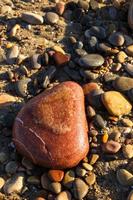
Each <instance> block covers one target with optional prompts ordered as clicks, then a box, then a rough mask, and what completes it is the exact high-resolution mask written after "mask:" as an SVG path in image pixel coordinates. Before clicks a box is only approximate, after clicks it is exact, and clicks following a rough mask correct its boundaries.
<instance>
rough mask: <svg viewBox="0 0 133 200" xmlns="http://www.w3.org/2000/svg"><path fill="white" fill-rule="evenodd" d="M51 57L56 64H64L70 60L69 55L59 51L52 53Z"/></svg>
mask: <svg viewBox="0 0 133 200" xmlns="http://www.w3.org/2000/svg"><path fill="white" fill-rule="evenodd" d="M53 58H54V60H55V63H56V65H57V66H62V65H65V64H67V63H68V62H69V60H70V57H69V56H68V55H64V54H63V53H61V52H55V53H54V55H53Z"/></svg>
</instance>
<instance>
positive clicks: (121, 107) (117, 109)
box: [102, 91, 132, 116]
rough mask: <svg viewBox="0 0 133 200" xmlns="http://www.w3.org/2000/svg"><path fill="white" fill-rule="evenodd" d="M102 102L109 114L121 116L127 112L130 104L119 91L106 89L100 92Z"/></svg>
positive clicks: (129, 109) (130, 107)
mask: <svg viewBox="0 0 133 200" xmlns="http://www.w3.org/2000/svg"><path fill="white" fill-rule="evenodd" d="M102 102H103V104H104V106H105V108H106V109H107V110H108V112H109V113H110V114H111V115H114V116H121V115H126V114H128V113H129V112H130V111H131V109H132V105H131V104H130V103H129V102H128V100H127V99H126V98H125V97H124V96H123V95H122V94H121V93H119V92H116V91H108V92H105V93H104V94H102Z"/></svg>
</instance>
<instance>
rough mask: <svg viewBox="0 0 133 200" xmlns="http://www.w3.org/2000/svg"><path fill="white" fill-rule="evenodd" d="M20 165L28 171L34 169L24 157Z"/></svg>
mask: <svg viewBox="0 0 133 200" xmlns="http://www.w3.org/2000/svg"><path fill="white" fill-rule="evenodd" d="M22 165H23V166H24V167H25V168H26V169H28V170H32V169H33V168H34V164H33V163H32V162H31V161H30V160H29V159H27V158H26V157H23V159H22Z"/></svg>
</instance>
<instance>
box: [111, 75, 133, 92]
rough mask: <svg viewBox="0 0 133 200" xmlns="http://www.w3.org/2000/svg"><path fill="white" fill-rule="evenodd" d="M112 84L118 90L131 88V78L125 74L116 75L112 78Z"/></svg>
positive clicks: (123, 90) (122, 90)
mask: <svg viewBox="0 0 133 200" xmlns="http://www.w3.org/2000/svg"><path fill="white" fill-rule="evenodd" d="M113 86H114V88H115V89H116V90H118V91H120V92H126V91H128V90H130V89H132V88H133V79H132V78H129V77H125V76H121V77H118V78H116V79H115V80H114V82H113Z"/></svg>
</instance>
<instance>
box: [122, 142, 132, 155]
mask: <svg viewBox="0 0 133 200" xmlns="http://www.w3.org/2000/svg"><path fill="white" fill-rule="evenodd" d="M122 152H123V155H124V157H125V158H128V159H130V158H133V144H127V145H124V146H123V148H122Z"/></svg>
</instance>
